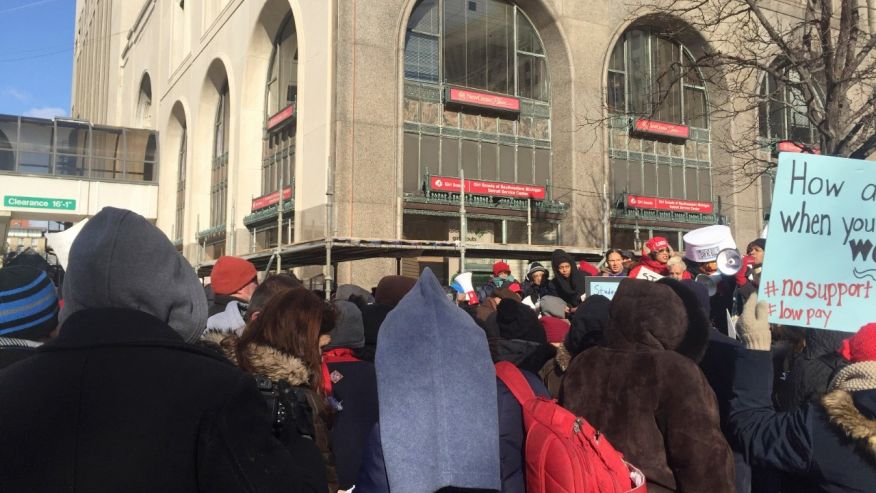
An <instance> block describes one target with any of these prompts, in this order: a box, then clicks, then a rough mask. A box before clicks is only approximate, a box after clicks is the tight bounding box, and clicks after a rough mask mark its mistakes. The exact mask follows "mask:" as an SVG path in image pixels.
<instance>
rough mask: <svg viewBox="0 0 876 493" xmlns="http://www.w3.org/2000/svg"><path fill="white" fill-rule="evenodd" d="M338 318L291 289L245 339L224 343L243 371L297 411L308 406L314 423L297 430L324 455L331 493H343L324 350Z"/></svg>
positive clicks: (252, 324) (274, 302)
mask: <svg viewBox="0 0 876 493" xmlns="http://www.w3.org/2000/svg"><path fill="white" fill-rule="evenodd" d="M335 318H336V314H335V311H334V309H333V308H332V307H331V305H327V304H326V302H325V301H323V300H322V299H320V298H319V297H318V296H316V295H315V294H314V293H312V292H310V291H308V290H307V289H305V288H303V287H300V288H294V289H289V290H285V291H281V292H280V293H278V294H277V295H276V296H274V297H273V298H271V299H270V300H268V303H267V304H266V305H265V307H264V309H263V310H262V312H261V314H260V315H259V316H258V318H256V319H254V320H252V321H250V322H249V323H248V324H247V325H246V329H244V331H243V334H241V335H240V336H237V335H236V334H231V335H228V336H227V337H225V338H224V339H222V340H221V341H220V345H221V347H222V349H223V351H224V352H225V355H226V356H227V357H228V359H229V360H231V362H233V363H234V364H235V365H237V366H238V367H239V368H240V369H241V370H243V371H245V372H248V373H253V374H257V375H261V376H264V377H266V378H267V379H269V380H270V381H271V382H273V383H275V384H278V389H279V391H281V392H284V393H285V396H286V397H287V398H288V400H289V401H290V402H291V403H292V404H293V405H294V404H295V403H298V402H300V403H305V405H306V407H305V409H304V411H305V414H306V415H307V417H308V419H307V420H306V422H304V423H302V422H296V423H295V424H296V426H297V427H298V429H299V430H300V431H301V433H300V434H301V435H305V436H309V437H310V438H311V439H312V440H313V442H314V443H315V444H316V445H317V447H318V448H319V450H320V452H321V453H322V458H323V461H324V464H325V474H326V479H327V481H328V486H329V488H328V489H329V491H331V492H334V491H337V489H338V478H337V472H336V468H335V461H334V456H333V454H332V450H331V438H330V435H329V424H328V423H329V422H330V420H331V416H332V413H333V411H334V410H333V409H331V408H330V407H329V406H328V405H327V402H326V398H327V392H326V387H325V381H324V373H323V369H322V358H321V353H320V350H321V348H322V346H324V345H326V344H328V342H329V336H328V333H329V332H330V331H331V330H332V328H333V327H334V324H335ZM280 384H282V385H280ZM293 414H294V413H293ZM293 438H297V437H293Z"/></svg>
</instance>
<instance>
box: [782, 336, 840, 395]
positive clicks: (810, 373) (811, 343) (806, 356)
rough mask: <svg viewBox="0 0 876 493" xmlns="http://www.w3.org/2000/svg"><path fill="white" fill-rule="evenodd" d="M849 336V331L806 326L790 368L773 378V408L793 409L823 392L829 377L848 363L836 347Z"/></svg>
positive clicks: (838, 347) (828, 384)
mask: <svg viewBox="0 0 876 493" xmlns="http://www.w3.org/2000/svg"><path fill="white" fill-rule="evenodd" d="M851 336H852V334H851V333H849V332H839V331H835V330H808V329H807V330H806V332H805V336H804V341H805V346H804V347H803V349H802V351H800V352H799V353H796V354H794V355H793V356H792V361H791V364H790V370H789V371H788V373H787V374H786V375H784V378H783V379H780V380H779V381H778V382H776V389H775V392H774V394H773V403H774V404H775V406H776V410H777V411H793V410H794V409H797V408H798V407H800V406H802V405H804V404H806V402H808V401H809V400H811V399H812V398H813V397H817V396H819V395H821V394H824V393H825V392H827V389H828V387H829V386H830V381H831V380H832V379H833V377H834V376H835V375H836V374H837V372H839V371H840V370H841V369H843V368H844V367H845V366H846V365H848V364H849V362H848V360H846V359H845V358H843V356H842V354H840V353H839V352H838V351H839V350H840V348H841V347H842V346H843V342H844V341H845V340H846V339H848V338H849V337H851Z"/></svg>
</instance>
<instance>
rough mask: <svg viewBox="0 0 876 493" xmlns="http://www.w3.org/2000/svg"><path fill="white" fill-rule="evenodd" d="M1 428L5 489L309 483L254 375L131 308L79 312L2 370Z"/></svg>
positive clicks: (11, 492)
mask: <svg viewBox="0 0 876 493" xmlns="http://www.w3.org/2000/svg"><path fill="white" fill-rule="evenodd" d="M0 436H2V437H3V438H2V445H0V471H2V472H0V491H3V492H4V493H17V492H28V493H36V492H52V493H58V492H83V491H87V492H89V493H101V492H118V491H125V492H156V491H161V492H164V493H183V492H186V493H188V492H199V491H210V492H244V491H245V492H271V491H277V492H279V491H313V490H310V489H307V488H305V487H304V485H303V481H302V478H303V477H305V476H306V475H307V474H309V471H306V470H301V469H299V468H298V467H297V465H296V459H295V458H294V457H293V456H292V455H291V454H290V453H289V452H288V451H287V450H286V449H285V448H284V447H283V446H282V445H281V444H280V442H278V441H277V440H276V439H274V438H273V437H272V436H271V423H270V421H269V418H268V413H267V408H266V406H265V403H264V400H263V399H262V396H261V394H260V393H259V391H258V390H257V389H256V386H255V383H254V382H253V380H252V378H251V377H249V376H248V375H246V374H244V373H243V372H241V371H239V370H238V369H237V368H235V367H234V366H233V365H231V364H230V363H229V362H227V361H225V360H224V359H222V358H220V357H219V356H218V355H216V354H213V353H211V352H209V351H207V350H204V349H202V348H198V347H195V346H192V345H189V344H186V343H184V342H183V340H182V339H181V338H180V337H179V335H177V334H176V332H174V331H173V330H172V329H171V328H170V327H169V326H167V325H166V324H164V323H163V322H161V321H160V320H158V319H156V318H154V317H152V316H150V315H147V314H145V313H142V312H138V311H134V310H122V309H93V310H84V311H80V312H77V313H74V314H73V315H71V316H70V318H69V319H68V320H67V321H66V322H65V323H64V326H63V327H62V330H61V333H60V336H59V337H58V338H57V339H55V340H54V341H52V342H49V343H47V344H45V345H43V346H42V347H41V348H40V349H39V350H38V351H37V354H36V355H34V356H33V357H31V358H28V359H27V360H25V361H21V362H19V363H17V364H15V365H12V366H10V367H8V368H6V369H4V370H3V371H0ZM323 484H325V483H323ZM322 491H326V490H320V493H322Z"/></svg>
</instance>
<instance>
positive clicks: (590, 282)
mask: <svg viewBox="0 0 876 493" xmlns="http://www.w3.org/2000/svg"><path fill="white" fill-rule="evenodd" d="M624 279H626V277H596V276H587V277H585V278H584V294H585V295H586V296H592V295H596V294H601V295H602V296H605V297H606V298H608V299H612V298H614V293H615V291H617V287H618V286H620V282H621V281H623V280H624Z"/></svg>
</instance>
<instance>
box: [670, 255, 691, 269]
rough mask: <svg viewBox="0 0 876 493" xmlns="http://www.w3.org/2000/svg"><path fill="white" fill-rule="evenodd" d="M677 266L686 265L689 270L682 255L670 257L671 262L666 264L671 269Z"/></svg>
mask: <svg viewBox="0 0 876 493" xmlns="http://www.w3.org/2000/svg"><path fill="white" fill-rule="evenodd" d="M675 264H680V265H684V266H685V269H686V268H687V266H686V265H685V263H684V259H682V258H681V256H680V255H673V256H671V257H669V261H668V262H666V267H667V268H669V267H672V266H673V265H675Z"/></svg>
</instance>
